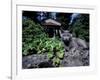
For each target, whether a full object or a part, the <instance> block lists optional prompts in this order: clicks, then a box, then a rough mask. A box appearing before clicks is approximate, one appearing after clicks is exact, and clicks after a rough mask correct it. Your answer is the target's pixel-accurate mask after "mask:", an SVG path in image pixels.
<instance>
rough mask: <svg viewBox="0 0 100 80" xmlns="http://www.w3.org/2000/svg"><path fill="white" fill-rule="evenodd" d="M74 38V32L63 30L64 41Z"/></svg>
mask: <svg viewBox="0 0 100 80" xmlns="http://www.w3.org/2000/svg"><path fill="white" fill-rule="evenodd" d="M71 38H72V34H70V33H69V31H66V30H65V31H63V32H62V40H63V41H70V40H71Z"/></svg>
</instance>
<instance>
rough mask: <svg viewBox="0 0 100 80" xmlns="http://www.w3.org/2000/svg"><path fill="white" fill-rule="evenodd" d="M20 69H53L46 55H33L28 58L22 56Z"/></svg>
mask: <svg viewBox="0 0 100 80" xmlns="http://www.w3.org/2000/svg"><path fill="white" fill-rule="evenodd" d="M22 67H23V68H24V69H27V68H43V67H44V68H45V67H53V66H52V64H51V62H50V61H49V59H48V57H47V54H33V55H29V56H24V57H23V58H22Z"/></svg>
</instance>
